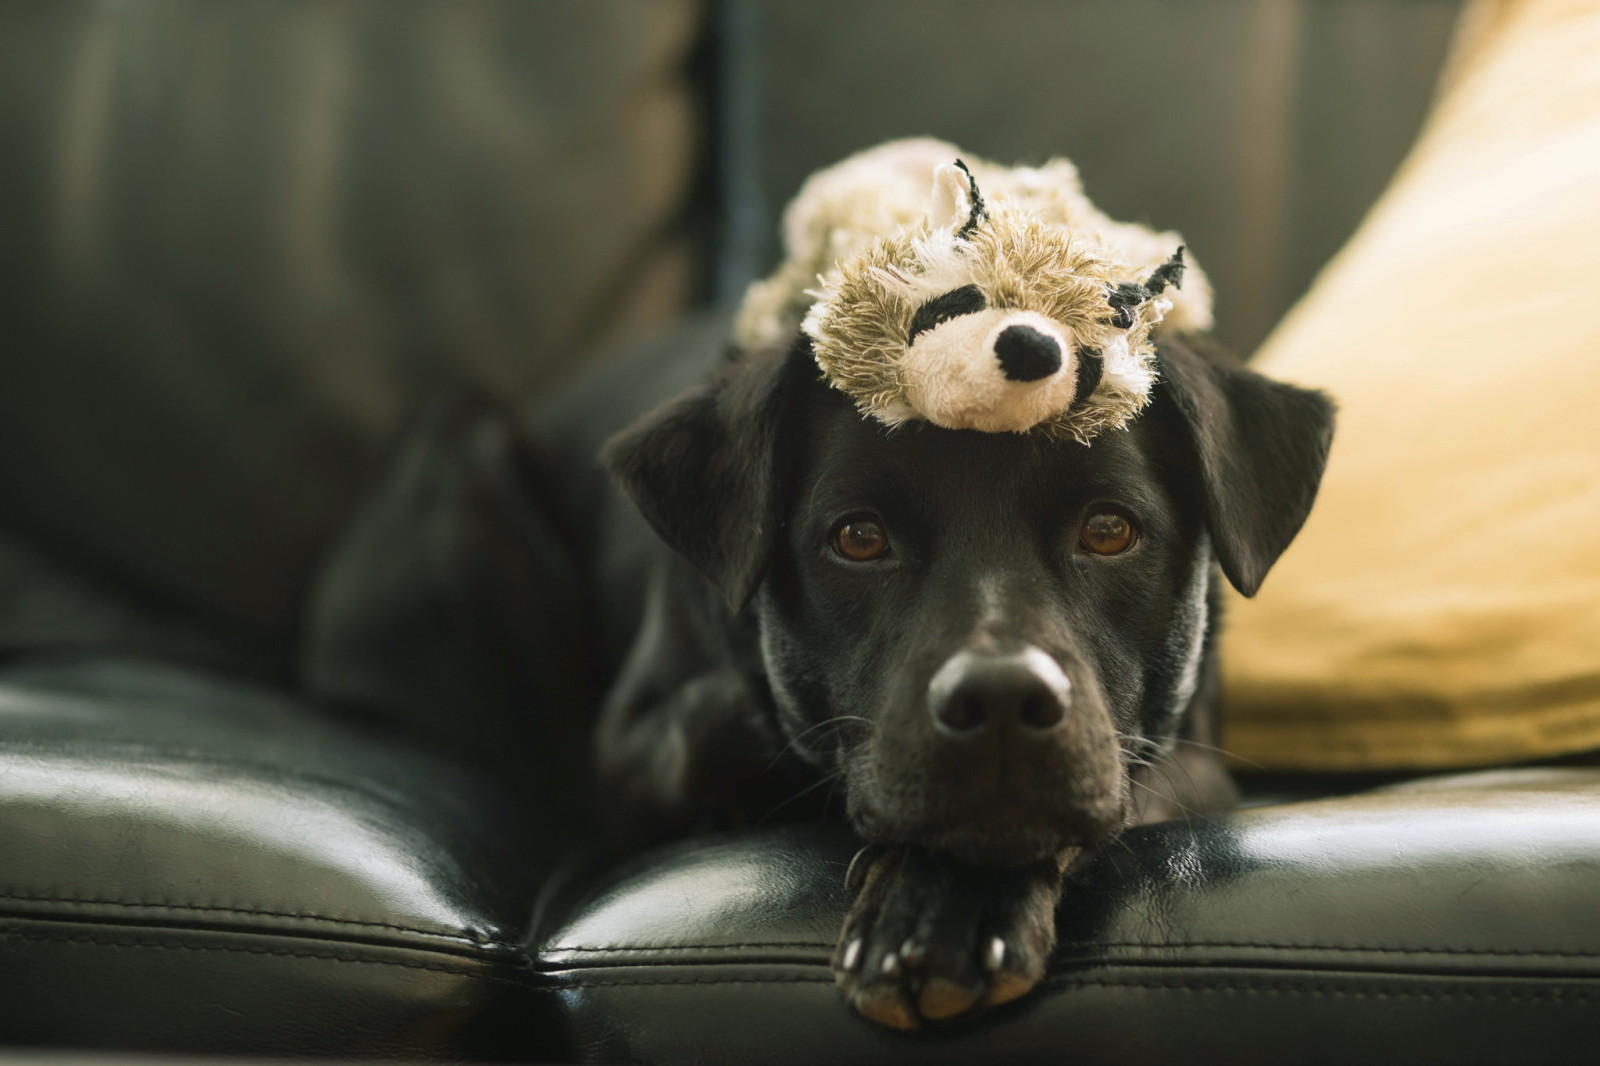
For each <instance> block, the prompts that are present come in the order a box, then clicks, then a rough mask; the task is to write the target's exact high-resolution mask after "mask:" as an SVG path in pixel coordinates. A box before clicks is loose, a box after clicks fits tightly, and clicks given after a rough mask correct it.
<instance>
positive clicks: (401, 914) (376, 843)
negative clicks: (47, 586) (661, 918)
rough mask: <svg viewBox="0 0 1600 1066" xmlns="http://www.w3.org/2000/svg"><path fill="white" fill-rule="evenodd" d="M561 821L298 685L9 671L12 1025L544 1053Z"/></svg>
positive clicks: (194, 1045) (39, 663) (86, 1032)
mask: <svg viewBox="0 0 1600 1066" xmlns="http://www.w3.org/2000/svg"><path fill="white" fill-rule="evenodd" d="M552 850H553V849H552V848H551V847H548V846H541V831H540V830H539V829H538V828H537V827H534V826H531V825H529V824H528V823H527V822H525V821H522V820H520V819H518V818H516V817H515V816H514V812H513V811H511V810H509V809H507V808H506V807H505V806H504V805H503V804H501V803H500V802H499V801H498V799H497V798H496V797H495V796H493V795H491V794H488V793H487V792H485V791H483V790H482V789H481V788H480V787H479V786H477V785H476V784H475V783H474V782H473V781H471V780H469V779H467V778H465V777H464V776H462V775H460V774H458V773H457V772H456V771H455V770H454V769H452V768H451V767H450V766H449V765H447V764H445V763H443V762H441V761H438V760H435V759H433V758H431V757H429V756H428V755H426V754H424V753H420V752H416V751H411V750H408V749H406V748H404V747H402V746H398V745H395V744H393V743H388V742H384V741H382V740H380V739H378V738H375V737H371V736H367V735H364V734H363V733H362V732H361V731H360V730H358V729H356V728H354V727H346V726H344V725H342V724H339V723H337V722H332V721H329V720H327V718H326V717H325V716H323V715H320V714H318V713H316V712H314V711H313V710H311V709H308V708H305V707H302V706H300V705H297V704H295V703H293V702H291V701H289V700H287V699H283V698H280V697H278V696H275V695H272V694H269V693H266V692H263V691H260V690H256V689H252V688H247V687H244V686H241V685H238V684H234V683H230V682H226V681H223V680H220V679H217V678H210V677H205V676H202V675H197V674H194V673H192V672H186V671H180V670H175V669H170V668H166V667H160V666H155V665H151V664H147V663H139V662H134V661H106V660H95V659H89V658H85V657H79V656H71V657H68V656H60V657H54V658H48V659H47V658H36V659H31V660H25V661H22V662H20V663H13V664H11V665H8V666H7V667H5V668H3V669H0V862H3V868H4V873H3V874H0V944H3V951H0V1003H3V1004H4V1009H3V1010H0V1041H3V1042H5V1043H11V1044H27V1045H36V1046H37V1045H57V1046H59V1045H63V1044H64V1045H68V1046H80V1047H87V1046H101V1047H117V1048H127V1049H146V1050H163V1051H189V1052H217V1051H226V1052H230V1053H256V1054H272V1055H279V1056H301V1055H351V1054H361V1055H369V1056H370V1055H394V1056H402V1055H406V1056H411V1055H440V1054H448V1055H463V1054H472V1055H487V1056H493V1057H506V1058H509V1057H512V1056H513V1055H514V1056H516V1057H519V1058H520V1057H526V1056H528V1055H529V1054H530V1053H531V1050H530V1049H531V1048H532V1047H533V1046H534V1045H536V1044H537V1035H538V1034H539V1033H540V1031H541V1026H540V1024H539V1021H538V1015H537V1013H536V1012H537V1011H538V1010H540V1009H542V1008H544V1007H545V1006H546V1005H547V1004H548V997H541V996H535V995H532V994H531V993H530V992H529V991H528V989H527V986H526V983H525V982H524V981H522V980H519V978H521V977H523V976H524V975H525V972H526V955H525V951H524V947H523V944H524V939H525V937H526V936H527V931H528V925H529V920H530V912H531V910H532V901H533V899H534V895H535V891H536V888H537V885H538V882H539V879H540V876H541V874H542V873H543V866H544V865H546V864H547V863H548V862H549V860H550V859H551V857H552V856H551V851H552Z"/></svg>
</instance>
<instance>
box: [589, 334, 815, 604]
mask: <svg viewBox="0 0 1600 1066" xmlns="http://www.w3.org/2000/svg"><path fill="white" fill-rule="evenodd" d="M791 362H792V360H790V359H788V358H786V353H785V352H784V351H782V350H779V349H766V350H760V351H755V352H748V353H739V354H737V355H735V356H734V357H733V358H731V359H730V360H729V361H728V362H727V363H725V364H724V365H723V366H722V367H721V368H720V369H719V370H718V372H717V374H716V375H715V376H714V377H712V379H711V380H710V381H708V382H706V383H704V384H700V385H696V386H694V387H692V388H690V389H688V390H687V391H685V392H682V393H680V394H679V395H678V396H676V397H674V398H673V399H671V400H669V401H667V402H666V403H664V404H662V405H661V406H660V407H657V408H656V409H655V410H653V411H651V412H649V413H648V414H646V415H645V416H644V417H642V418H641V419H639V420H638V421H637V422H635V423H633V425H631V426H629V427H628V428H627V429H625V430H623V431H622V432H621V433H618V434H617V435H616V436H615V437H613V438H611V440H609V441H607V442H606V445H605V448H604V449H603V450H602V451H601V453H600V461H601V463H602V464H603V465H604V466H605V467H606V469H607V470H609V471H610V473H611V475H612V477H614V478H616V480H617V482H618V483H619V484H620V485H621V486H622V488H623V490H624V491H625V492H627V494H628V496H629V497H630V498H631V499H632V500H633V502H634V505H635V506H636V507H638V508H639V512H640V513H641V514H642V515H644V518H645V520H646V521H647V522H649V523H650V525H651V527H652V528H654V529H655V531H656V533H657V535H659V536H660V537H661V539H662V540H663V541H665V542H666V543H667V546H668V547H670V548H672V549H673V550H674V551H676V552H677V553H678V554H679V555H682V556H683V557H684V558H685V559H687V560H688V561H689V562H690V563H691V564H692V565H693V566H694V567H695V568H696V569H697V570H699V571H700V572H701V573H703V574H705V575H706V576H707V577H708V578H710V579H711V580H712V582H713V583H715V584H716V586H717V587H718V588H719V589H721V590H722V594H723V596H724V598H725V599H726V600H727V603H728V606H729V608H730V609H732V610H734V611H737V610H739V609H740V608H741V607H743V606H744V604H745V603H746V602H747V601H748V600H749V599H750V597H751V595H753V594H754V592H755V590H756V586H757V585H759V584H760V583H761V576H762V574H763V573H764V572H765V570H766V566H767V557H768V555H769V554H770V552H771V550H772V546H773V544H774V539H775V537H776V534H777V530H778V526H779V524H780V516H779V512H778V488H777V486H776V484H775V480H776V477H775V475H776V470H775V451H776V441H777V436H778V433H779V423H780V421H781V419H782V412H783V404H782V402H781V394H782V393H783V392H784V381H785V379H786V377H787V376H788V372H787V371H786V367H787V366H788V365H789V364H790V363H791Z"/></svg>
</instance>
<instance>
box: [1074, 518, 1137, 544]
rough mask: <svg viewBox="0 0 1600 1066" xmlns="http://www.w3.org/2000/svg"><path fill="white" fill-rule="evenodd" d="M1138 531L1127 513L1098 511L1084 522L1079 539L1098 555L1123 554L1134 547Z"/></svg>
mask: <svg viewBox="0 0 1600 1066" xmlns="http://www.w3.org/2000/svg"><path fill="white" fill-rule="evenodd" d="M1137 539H1138V532H1137V531H1136V530H1135V529H1134V528H1133V523H1132V522H1130V521H1128V517H1127V516H1126V515H1122V514H1118V513H1117V512H1116V511H1097V512H1095V513H1094V514H1092V515H1090V516H1089V517H1088V519H1087V520H1086V521H1085V522H1084V523H1083V529H1081V530H1080V531H1079V532H1078V540H1079V541H1080V542H1081V543H1082V544H1083V546H1084V547H1085V548H1086V549H1088V550H1089V551H1092V552H1094V553H1095V554H1096V555H1121V554H1122V553H1123V552H1125V551H1127V550H1128V549H1129V548H1131V547H1133V542H1134V541H1135V540H1137Z"/></svg>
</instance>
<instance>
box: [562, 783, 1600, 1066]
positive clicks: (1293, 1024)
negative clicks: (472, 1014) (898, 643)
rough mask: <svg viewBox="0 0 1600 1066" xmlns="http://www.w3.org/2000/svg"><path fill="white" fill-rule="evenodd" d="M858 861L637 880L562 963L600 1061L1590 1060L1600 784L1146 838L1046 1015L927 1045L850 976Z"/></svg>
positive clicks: (813, 835) (648, 862) (1101, 895)
mask: <svg viewBox="0 0 1600 1066" xmlns="http://www.w3.org/2000/svg"><path fill="white" fill-rule="evenodd" d="M855 847H856V842H855V841H854V840H853V839H851V837H850V836H849V834H848V833H846V832H844V831H843V830H841V829H830V828H825V827H806V828H783V829H775V830H772V831H768V832H762V833H757V834H753V835H748V836H734V837H725V838H721V839H718V840H714V841H710V842H707V841H697V842H693V843H690V844H686V845H684V846H682V847H679V848H676V849H673V850H668V851H664V852H661V853H658V854H655V855H651V856H647V857H645V858H643V859H641V860H639V861H638V862H636V863H634V864H633V865H631V866H630V867H628V868H627V869H624V870H622V871H620V872H619V873H618V874H617V875H616V876H615V878H614V879H613V880H611V881H610V882H609V884H608V885H607V886H606V887H604V888H603V889H602V890H601V891H599V892H597V893H595V894H594V895H593V896H592V897H591V900H590V902H589V903H588V904H587V905H586V906H584V907H583V908H581V909H580V910H579V911H577V912H576V913H575V914H574V915H573V916H572V917H571V918H570V920H569V921H568V922H567V923H566V925H565V927H564V928H562V929H560V930H558V931H557V932H556V933H555V934H554V935H553V936H551V937H550V938H549V939H548V940H547V941H546V943H545V945H544V947H543V949H542V951H541V953H540V957H539V960H538V965H539V967H540V968H541V969H542V970H544V971H545V973H546V975H547V979H548V980H549V981H550V982H551V984H552V985H553V986H555V987H557V988H559V989H561V990H562V993H563V994H562V995H561V996H560V997H559V999H560V1001H561V1003H562V1005H563V1008H564V1010H565V1012H566V1015H567V1024H568V1026H569V1027H570V1031H571V1033H572V1038H573V1047H572V1050H571V1054H573V1055H574V1056H575V1057H578V1058H580V1059H583V1060H585V1061H618V1060H628V1061H634V1060H639V1061H649V1062H657V1063H671V1062H690V1061H727V1062H758V1061H759V1062H777V1061H796V1062H801V1061H804V1062H833V1063H846V1062H864V1063H865V1062H874V1063H875V1062H885V1061H891V1060H893V1061H906V1062H914V1061H927V1062H971V1061H975V1060H977V1059H979V1058H982V1059H983V1060H986V1061H1003V1062H1008V1063H1025V1062H1035V1061H1038V1062H1045V1061H1048V1062H1052V1063H1053V1062H1058V1061H1060V1060H1062V1059H1064V1058H1070V1059H1072V1060H1075V1061H1083V1062H1116V1063H1143V1062H1151V1063H1162V1064H1163V1066H1170V1064H1171V1063H1173V1062H1227V1063H1237V1064H1243V1063H1288V1062H1302V1061H1316V1062H1347V1061H1348V1062H1356V1061H1360V1062H1370V1061H1383V1062H1395V1061H1404V1062H1409V1063H1428V1062H1438V1063H1470V1062H1541V1063H1549V1062H1567V1061H1572V1062H1578V1061H1582V1062H1588V1061H1592V1060H1593V1056H1594V1048H1595V1046H1596V1043H1597V1041H1600V1010H1597V1006H1600V1003H1597V999H1600V910H1597V908H1596V904H1595V899H1596V886H1597V885H1600V771H1595V770H1588V769H1539V770H1533V769H1530V770H1514V771H1502V772H1493V773H1481V774H1474V775H1463V776H1458V777H1452V778H1445V779H1432V780H1426V781H1421V782H1415V783H1411V784H1407V785H1400V786H1394V787H1390V788H1384V789H1379V790H1375V791H1371V792H1366V793H1362V794H1359V795H1353V796H1346V797H1341V798H1335V799H1325V800H1317V801H1311V802H1303V803H1291V804H1284V805H1277V806H1266V807H1258V808H1253V809H1247V810H1242V811H1237V812H1234V813H1232V814H1230V815H1224V816H1208V817H1196V818H1193V819H1190V820H1188V821H1175V822H1169V823H1165V824H1162V825H1155V826H1147V827H1144V828H1140V829H1136V830H1133V831H1132V832H1130V833H1128V834H1127V835H1126V836H1125V837H1124V838H1123V841H1122V842H1121V843H1119V844H1118V845H1116V846H1113V847H1111V848H1109V849H1107V850H1106V851H1104V852H1103V853H1102V854H1100V855H1099V856H1098V857H1097V858H1096V859H1095V860H1094V861H1092V862H1090V863H1089V864H1088V865H1087V866H1086V867H1084V868H1082V869H1081V870H1080V871H1078V872H1077V873H1075V874H1074V876H1073V877H1072V879H1071V882H1070V884H1069V886H1068V889H1067V892H1066V895H1065V898H1064V900H1063V903H1062V908H1061V911H1060V912H1059V916H1058V921H1059V923H1060V930H1061V948H1060V950H1059V953H1058V955H1057V957H1056V959H1055V960H1054V963H1053V966H1052V969H1051V973H1050V976H1049V978H1048V979H1047V981H1046V983H1045V986H1044V987H1043V988H1042V989H1041V990H1040V991H1039V992H1038V993H1037V994H1035V995H1033V996H1031V997H1028V998H1026V999H1024V1000H1021V1001H1018V1002H1016V1003H1014V1004H1011V1005H1008V1006H1007V1007H1004V1008H1002V1009H1000V1010H999V1011H997V1012H995V1013H994V1014H993V1015H992V1016H991V1017H989V1018H987V1019H984V1020H982V1021H980V1022H977V1023H975V1024H967V1025H956V1026H952V1027H951V1028H950V1029H949V1030H947V1031H945V1032H943V1033H937V1034H932V1033H930V1034H926V1035H920V1036H910V1037H907V1036H902V1035H900V1034H896V1033H890V1032H887V1031H881V1030H878V1029H876V1028H874V1027H872V1026H871V1025H870V1024H868V1023H866V1022H863V1021H861V1020H860V1019H858V1018H856V1017H854V1016H853V1015H851V1014H850V1013H849V1012H848V1011H847V1010H846V1009H845V1006H844V1004H843V1002H842V1000H841V998H840V996H839V995H838V993H837V991H836V990H835V988H834V987H833V983H832V980H831V978H830V976H829V972H828V970H827V958H828V955H829V952H830V950H831V948H832V946H833V940H834V937H835V935H836V933H837V930H838V928H839V924H840V921H841V919H842V918H843V915H844V912H845V908H846V906H847V902H848V901H847V898H846V895H845V892H844V890H843V887H842V885H841V881H842V878H843V875H844V870H845V867H846V864H847V863H848V861H849V859H850V857H851V854H852V852H853V851H854V849H855Z"/></svg>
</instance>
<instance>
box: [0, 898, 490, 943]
mask: <svg viewBox="0 0 1600 1066" xmlns="http://www.w3.org/2000/svg"><path fill="white" fill-rule="evenodd" d="M0 900H11V901H13V902H17V903H77V904H82V905H84V906H92V907H128V908H139V909H146V908H147V909H150V910H168V911H195V912H196V913H200V914H245V915H253V916H256V917H260V918H298V919H301V920H303V921H312V922H331V923H333V924H334V925H353V926H359V927H361V928H364V929H389V930H393V931H394V932H397V933H415V934H416V935H418V936H432V937H442V938H444V939H447V940H465V941H468V942H469V943H472V944H481V945H484V946H486V947H509V946H510V945H507V944H505V943H504V942H502V941H499V940H488V939H483V938H480V937H476V936H473V935H472V934H471V933H470V932H467V931H466V930H464V929H463V930H458V931H456V932H446V931H444V930H443V929H418V928H416V927H414V926H409V925H396V924H394V923H392V922H371V921H363V920H361V919H359V918H330V917H328V916H326V915H322V914H302V913H298V912H295V911H267V910H254V909H251V908H248V907H222V906H207V905H205V904H200V903H165V902H162V903H148V902H141V901H138V900H123V899H79V898H74V897H72V896H28V895H22V894H21V893H15V892H4V893H0Z"/></svg>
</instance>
